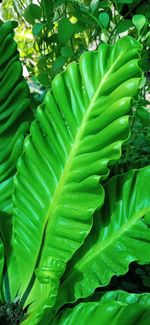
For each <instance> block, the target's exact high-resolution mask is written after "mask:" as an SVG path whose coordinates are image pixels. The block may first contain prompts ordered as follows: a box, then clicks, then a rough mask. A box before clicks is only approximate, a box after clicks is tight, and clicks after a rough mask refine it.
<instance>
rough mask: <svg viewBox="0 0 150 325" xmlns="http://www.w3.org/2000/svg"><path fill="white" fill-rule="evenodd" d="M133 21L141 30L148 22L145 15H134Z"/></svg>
mask: <svg viewBox="0 0 150 325" xmlns="http://www.w3.org/2000/svg"><path fill="white" fill-rule="evenodd" d="M132 22H133V24H134V25H135V27H136V28H137V30H138V31H139V32H140V31H141V29H142V28H143V27H144V25H145V24H146V18H145V16H144V15H134V16H133V17H132Z"/></svg>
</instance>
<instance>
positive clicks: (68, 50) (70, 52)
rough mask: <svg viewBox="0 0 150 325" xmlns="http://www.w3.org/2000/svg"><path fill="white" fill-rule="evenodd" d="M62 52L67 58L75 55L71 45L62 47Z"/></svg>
mask: <svg viewBox="0 0 150 325" xmlns="http://www.w3.org/2000/svg"><path fill="white" fill-rule="evenodd" d="M61 54H62V55H63V56H65V57H66V58H70V57H72V56H73V50H72V48H71V47H69V46H64V47H62V48H61Z"/></svg>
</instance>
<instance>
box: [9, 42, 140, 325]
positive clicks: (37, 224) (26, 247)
mask: <svg viewBox="0 0 150 325" xmlns="http://www.w3.org/2000/svg"><path fill="white" fill-rule="evenodd" d="M139 50H140V46H139V44H138V43H137V42H136V41H135V40H133V39H132V38H129V37H126V38H123V39H121V40H119V41H118V42H117V43H116V45H115V46H109V45H106V44H102V45H101V46H100V47H99V50H98V51H97V52H89V53H86V54H84V55H83V56H82V57H81V59H80V62H79V65H78V64H76V63H72V64H70V65H69V66H68V68H67V70H66V71H65V72H64V73H63V74H62V75H60V74H59V75H58V76H57V77H56V78H55V79H54V80H53V82H52V90H51V91H50V92H49V93H48V94H47V95H46V98H45V101H44V104H42V105H41V106H40V107H39V108H38V111H37V120H36V121H35V122H33V124H32V126H31V130H30V133H31V134H30V136H28V137H27V138H26V140H25V144H24V153H23V156H22V158H21V159H20V160H19V163H18V175H17V177H16V178H15V184H14V185H15V186H14V197H13V201H14V236H13V246H14V250H15V253H16V257H17V261H18V267H19V271H20V276H21V283H22V287H21V289H20V292H21V293H22V292H23V291H24V290H25V288H26V287H27V284H28V283H29V280H30V279H31V278H32V275H33V272H34V270H35V268H36V281H35V284H34V288H33V290H32V294H31V296H30V299H29V300H30V301H32V299H33V300H35V299H36V298H37V297H38V298H39V302H41V304H42V306H45V307H43V309H44V308H48V307H49V306H51V304H52V301H51V299H50V296H51V294H50V292H51V290H52V287H51V286H50V285H49V283H50V280H51V279H53V277H54V278H55V282H57V280H56V278H58V279H59V278H60V276H61V275H62V273H63V272H64V268H65V265H66V262H67V261H68V260H69V259H70V258H71V256H72V255H73V253H74V252H75V251H76V250H77V249H78V248H79V247H80V245H81V244H82V243H83V241H84V239H85V237H86V236H87V234H88V232H89V230H90V229H91V226H92V215H93V212H94V211H95V209H96V208H97V207H100V206H101V205H102V203H103V200H104V192H103V188H102V186H100V185H99V181H100V179H101V177H102V176H103V177H106V175H107V174H108V164H110V163H111V162H112V161H115V160H117V159H118V158H119V157H120V154H121V145H122V142H123V141H124V140H126V139H127V137H128V133H129V118H128V116H126V114H127V113H129V111H130V108H131V98H132V97H134V96H135V95H136V94H137V91H138V87H139V80H140V77H141V72H140V69H139V66H138V59H139V54H138V52H139ZM44 283H45V284H44ZM30 285H31V283H30ZM56 287H57V286H56ZM43 296H44V298H45V300H44V299H43ZM29 300H28V302H29ZM31 323H32V324H34V322H33V321H32V322H31ZM35 323H36V321H35ZM37 323H38V324H39V320H37ZM28 324H29V321H28Z"/></svg>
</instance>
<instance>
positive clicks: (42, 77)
mask: <svg viewBox="0 0 150 325" xmlns="http://www.w3.org/2000/svg"><path fill="white" fill-rule="evenodd" d="M38 80H39V82H40V83H41V84H42V85H43V86H44V87H50V82H51V81H50V78H49V77H48V74H47V73H46V72H44V71H42V72H40V73H39V74H38Z"/></svg>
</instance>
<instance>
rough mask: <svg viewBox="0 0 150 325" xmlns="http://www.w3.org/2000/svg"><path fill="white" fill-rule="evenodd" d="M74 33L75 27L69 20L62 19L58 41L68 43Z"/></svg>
mask: <svg viewBox="0 0 150 325" xmlns="http://www.w3.org/2000/svg"><path fill="white" fill-rule="evenodd" d="M73 33H74V25H73V24H71V22H70V21H69V19H67V18H62V19H61V21H60V22H59V25H58V39H59V41H60V42H61V43H63V44H65V43H67V42H68V41H69V40H70V38H71V37H72V35H73Z"/></svg>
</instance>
